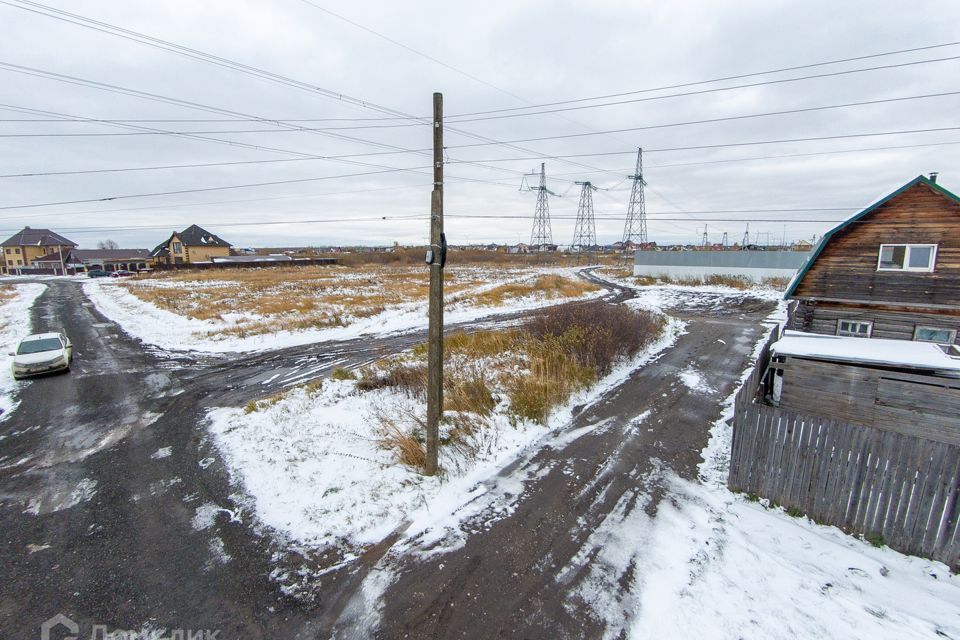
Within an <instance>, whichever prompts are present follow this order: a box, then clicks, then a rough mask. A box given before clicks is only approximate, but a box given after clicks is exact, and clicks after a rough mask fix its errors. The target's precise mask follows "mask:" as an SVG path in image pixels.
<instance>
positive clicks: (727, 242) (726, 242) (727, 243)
mask: <svg viewBox="0 0 960 640" xmlns="http://www.w3.org/2000/svg"><path fill="white" fill-rule="evenodd" d="M722 244H723V248H724V249H726V248H727V246H728V245H729V244H730V238H729V236H727V232H726V231H724V232H723V241H722Z"/></svg>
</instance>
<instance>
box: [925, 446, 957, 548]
mask: <svg viewBox="0 0 960 640" xmlns="http://www.w3.org/2000/svg"><path fill="white" fill-rule="evenodd" d="M941 448H942V465H941V471H940V480H939V485H938V487H937V493H936V499H935V501H934V503H933V506H932V508H931V516H932V517H931V521H930V526H929V527H928V528H927V532H926V535H925V537H924V542H923V549H924V553H925V554H927V555H931V556H932V555H936V553H937V551H939V550H940V548H941V541H942V539H943V531H944V528H945V527H946V526H947V519H948V517H949V515H950V509H951V504H952V497H953V488H954V485H955V483H956V479H957V475H958V474H960V451H958V450H957V449H956V448H954V447H951V446H950V445H941Z"/></svg>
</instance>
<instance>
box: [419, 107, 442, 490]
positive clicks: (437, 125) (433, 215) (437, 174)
mask: <svg viewBox="0 0 960 640" xmlns="http://www.w3.org/2000/svg"><path fill="white" fill-rule="evenodd" d="M446 259H447V241H446V237H445V236H444V233H443V94H442V93H434V94H433V193H432V194H431V197H430V249H429V251H428V252H427V264H429V265H430V327H429V330H428V342H429V349H428V354H427V463H426V465H425V467H424V473H426V474H427V475H428V476H432V475H435V474H436V473H437V466H438V463H437V458H438V455H437V454H438V451H437V441H438V436H439V431H440V418H441V417H442V415H443V267H444V263H445V262H446Z"/></svg>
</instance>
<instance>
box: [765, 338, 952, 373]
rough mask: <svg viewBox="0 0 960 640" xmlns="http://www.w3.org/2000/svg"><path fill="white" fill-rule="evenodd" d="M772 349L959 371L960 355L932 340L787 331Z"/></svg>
mask: <svg viewBox="0 0 960 640" xmlns="http://www.w3.org/2000/svg"><path fill="white" fill-rule="evenodd" d="M771 349H772V351H773V352H774V353H776V354H777V355H780V356H796V357H800V358H814V359H818V360H834V361H839V362H853V363H859V364H873V365H885V366H889V367H901V368H906V369H926V370H933V371H944V372H950V373H951V374H957V375H960V358H955V357H952V356H949V355H947V354H946V353H945V352H944V351H943V349H941V348H940V347H939V346H937V345H936V344H934V343H932V342H911V341H909V340H884V339H881V338H853V337H849V338H848V337H844V336H825V335H819V334H814V333H803V332H800V331H785V332H784V334H783V337H782V338H780V340H779V341H777V342H775V343H774V344H773V346H772V347H771Z"/></svg>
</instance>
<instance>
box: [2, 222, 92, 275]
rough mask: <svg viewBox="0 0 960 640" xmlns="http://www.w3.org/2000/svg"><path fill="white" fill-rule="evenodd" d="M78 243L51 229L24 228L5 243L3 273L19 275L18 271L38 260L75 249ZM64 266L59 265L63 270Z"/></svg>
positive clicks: (58, 267)
mask: <svg viewBox="0 0 960 640" xmlns="http://www.w3.org/2000/svg"><path fill="white" fill-rule="evenodd" d="M76 246H77V243H76V242H73V241H71V240H68V239H66V238H64V237H63V236H61V235H60V234H59V233H56V232H54V231H51V230H50V229H31V228H30V227H24V228H23V230H22V231H19V232H17V233H16V234H14V235H13V236H11V237H10V238H8V239H7V240H6V241H4V242H3V243H0V247H2V249H3V264H2V267H0V269H2V271H3V273H17V269H18V268H20V269H23V268H26V267H30V266H32V265H33V263H34V262H35V261H36V260H37V259H38V258H42V257H44V256H47V255H50V254H53V253H57V254H58V255H59V252H60V251H63V250H64V249H73V248H75V247H76ZM61 267H62V265H57V267H56V268H57V270H58V271H59V270H61Z"/></svg>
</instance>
